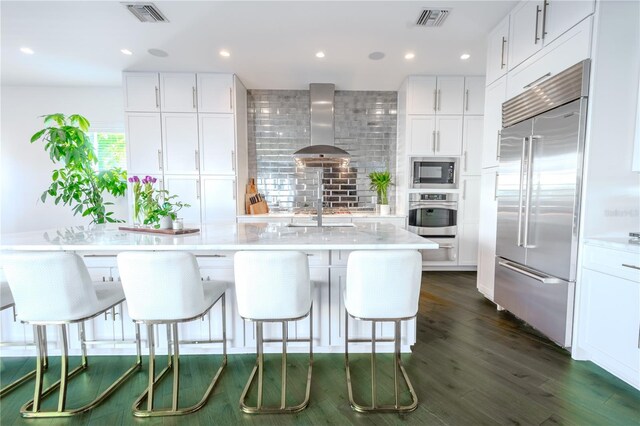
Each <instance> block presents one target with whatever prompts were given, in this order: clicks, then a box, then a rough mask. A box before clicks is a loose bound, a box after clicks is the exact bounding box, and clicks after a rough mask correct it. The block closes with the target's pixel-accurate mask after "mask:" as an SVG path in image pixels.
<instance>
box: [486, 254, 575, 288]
mask: <svg viewBox="0 0 640 426" xmlns="http://www.w3.org/2000/svg"><path fill="white" fill-rule="evenodd" d="M498 265H500V266H503V267H505V268H507V269H510V270H512V271H514V272H517V273H519V274H522V275H525V276H527V277H529V278H533V279H534V280H536V281H539V282H541V283H543V284H558V283H560V282H562V280H560V279H559V278H556V277H552V276H549V275H542V274H537V273H535V272H533V271H530V270H527V269H523V268H521V267H519V266H518V265H516V264H513V263H511V262H508V261H506V260H505V261H498Z"/></svg>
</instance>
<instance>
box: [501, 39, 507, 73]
mask: <svg viewBox="0 0 640 426" xmlns="http://www.w3.org/2000/svg"><path fill="white" fill-rule="evenodd" d="M506 43H507V39H506V37H502V49H501V50H500V69H504V67H505V66H506V65H507V64H505V63H504V45H505V44H506Z"/></svg>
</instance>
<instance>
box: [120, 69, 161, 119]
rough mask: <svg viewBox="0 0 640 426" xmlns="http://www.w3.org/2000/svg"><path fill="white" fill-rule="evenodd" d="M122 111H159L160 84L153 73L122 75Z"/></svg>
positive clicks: (156, 74)
mask: <svg viewBox="0 0 640 426" xmlns="http://www.w3.org/2000/svg"><path fill="white" fill-rule="evenodd" d="M122 85H123V88H124V110H125V111H126V112H158V111H160V83H159V79H158V73H155V72H125V73H123V74H122Z"/></svg>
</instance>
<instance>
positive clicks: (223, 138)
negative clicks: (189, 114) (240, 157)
mask: <svg viewBox="0 0 640 426" xmlns="http://www.w3.org/2000/svg"><path fill="white" fill-rule="evenodd" d="M198 126H199V134H200V164H201V166H200V172H201V173H203V174H234V173H235V155H236V152H235V132H234V120H233V115H232V114H199V116H198Z"/></svg>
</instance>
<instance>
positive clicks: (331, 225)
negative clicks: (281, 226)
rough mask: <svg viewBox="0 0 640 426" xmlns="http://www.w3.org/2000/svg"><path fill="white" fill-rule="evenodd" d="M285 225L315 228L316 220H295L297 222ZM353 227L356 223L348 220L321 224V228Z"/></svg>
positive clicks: (316, 225)
mask: <svg viewBox="0 0 640 426" xmlns="http://www.w3.org/2000/svg"><path fill="white" fill-rule="evenodd" d="M287 226H288V227H289V228H308V227H313V228H317V227H318V224H317V223H316V222H297V223H288V224H287ZM355 227H356V225H354V224H353V223H349V222H344V223H323V224H322V228H355Z"/></svg>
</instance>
